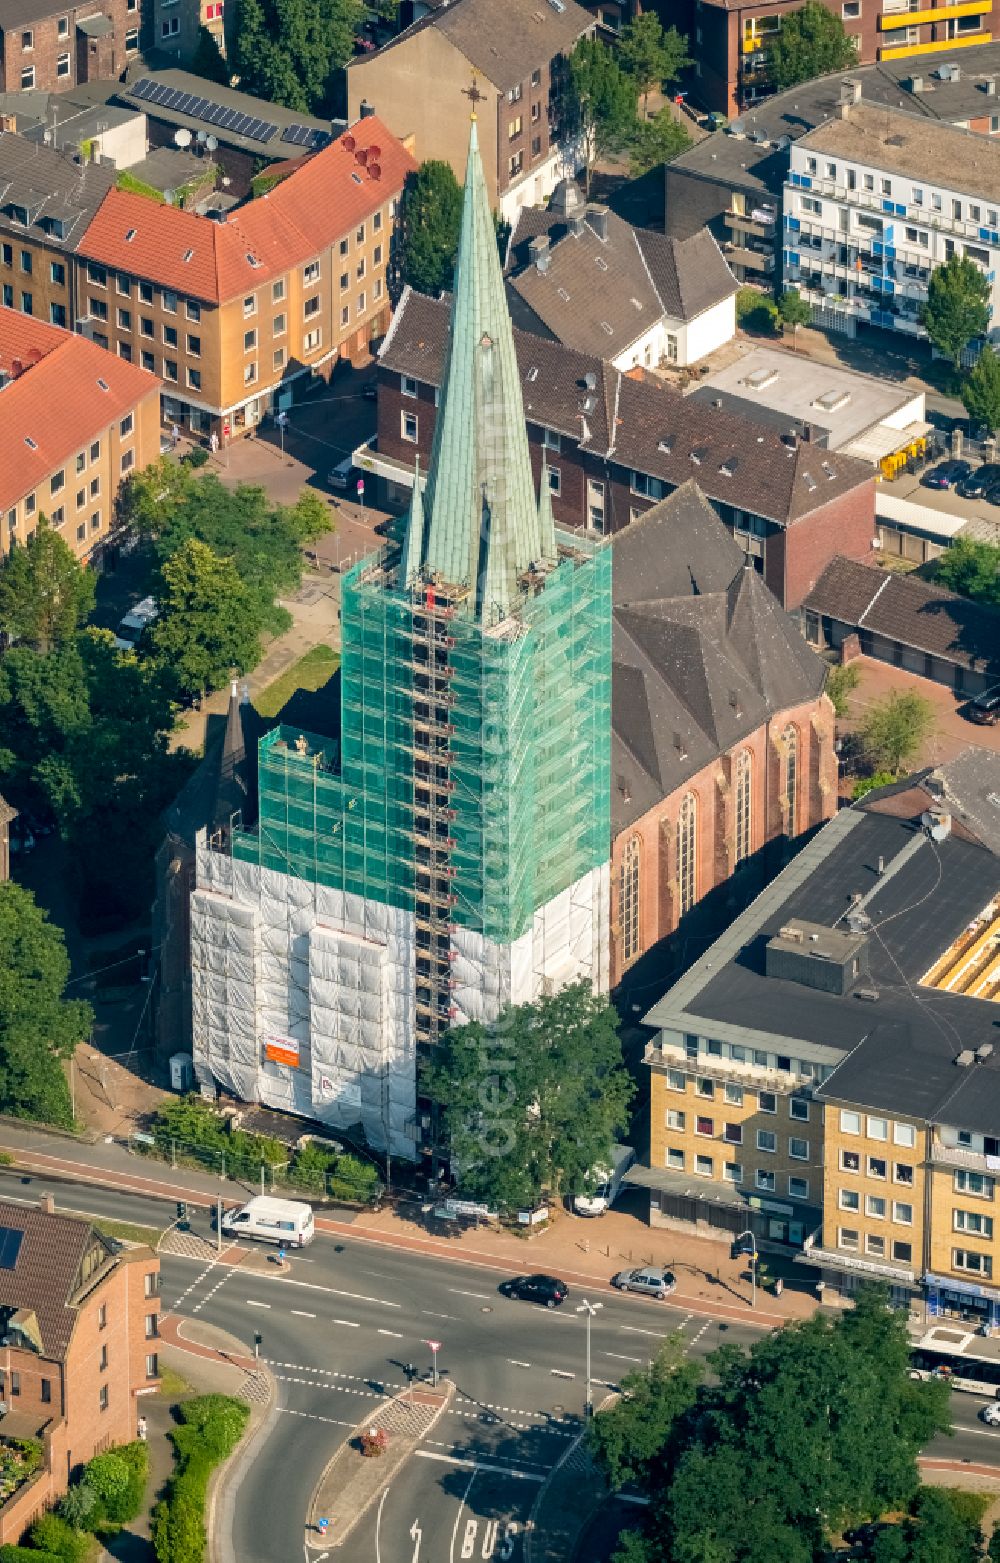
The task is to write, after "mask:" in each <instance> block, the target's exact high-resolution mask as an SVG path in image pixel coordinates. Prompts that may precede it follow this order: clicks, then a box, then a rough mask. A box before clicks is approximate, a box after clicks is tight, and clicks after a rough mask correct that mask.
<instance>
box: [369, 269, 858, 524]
mask: <svg viewBox="0 0 1000 1563" xmlns="http://www.w3.org/2000/svg"><path fill="white" fill-rule="evenodd" d="M448 306H449V300H448V299H447V297H443V298H440V299H429V298H427V297H425V296H424V295H423V294H419V293H413V292H410V291H409V290H407V291H406V292H405V293H404V295H403V298H402V299H401V300H400V304H399V307H398V309H397V310H396V313H395V315H394V316H393V321H392V325H391V326H390V328H389V333H388V335H387V337H386V339H385V342H384V343H383V346H382V349H381V351H380V355H379V361H380V363H381V364H382V365H383V366H384V367H385V368H387V369H390V370H393V371H394V372H396V373H397V374H405V375H410V376H412V377H413V378H414V379H416V380H420V381H422V382H423V383H424V384H425V385H432V386H439V385H440V384H441V374H442V367H443V361H444V350H445V343H446V341H447V332H448ZM514 347H515V351H516V354H517V361H518V370H519V373H520V377H521V389H522V394H523V399H524V411H525V416H526V418H527V419H528V421H529V422H531V423H537V424H543V425H545V426H547V427H549V428H552V429H558V430H559V431H560V432H561V433H564V434H570V435H572V437H573V438H574V439H577V440H579V443H580V447H581V449H582V450H585V451H591V452H593V453H595V454H597V455H600V456H607V457H609V458H610V459H612V460H614V461H615V462H618V463H620V465H621V466H623V467H629V468H632V469H633V470H635V471H637V472H643V473H646V474H648V475H649V476H650V477H655V478H660V479H661V480H662V481H663V482H665V483H667V484H669V485H670V486H671V487H672V488H676V487H679V486H680V485H681V484H682V483H686V482H687V481H688V479H689V478H691V477H695V478H696V479H697V482H698V484H699V486H700V488H701V489H702V492H703V493H705V494H708V495H709V496H710V497H711V498H712V499H714V500H718V501H721V502H723V503H727V504H732V505H738V506H740V507H742V508H743V509H745V510H750V511H753V512H754V513H755V514H756V515H760V516H766V517H768V518H769V519H770V520H772V521H775V522H777V523H778V524H779V525H781V526H787V525H789V524H791V523H792V522H794V521H797V520H799V519H800V518H801V517H802V516H805V515H808V514H810V512H811V511H813V510H815V509H817V508H818V507H819V506H820V505H825V504H827V503H828V502H829V501H830V500H833V499H837V498H838V497H840V496H841V495H843V494H846V493H849V492H851V491H852V490H853V489H856V488H857V487H858V486H859V485H860V484H862V483H869V484H870V483H872V481H873V479H872V469H871V466H870V465H869V464H868V463H867V462H863V461H857V460H855V459H854V458H853V457H851V456H842V455H839V454H838V453H836V452H829V451H825V450H821V449H820V448H818V447H817V446H815V445H810V444H801V443H800V444H799V445H798V446H797V448H793V447H791V446H789V445H786V444H785V443H784V441H783V440H782V439H781V437H780V435H779V434H778V433H777V432H776V431H773V430H771V429H768V428H765V427H763V426H762V425H760V424H758V423H757V422H756V421H751V420H750V419H749V418H745V417H741V416H740V415H738V414H733V413H727V412H726V411H725V410H724V409H719V408H715V407H711V406H709V407H706V406H705V405H704V403H702V402H699V401H697V400H695V399H694V398H693V397H690V396H680V395H679V394H678V393H677V392H675V391H672V390H669V389H667V388H666V387H664V386H663V385H662V384H661V383H660V382H659V381H655V380H652V379H638V380H637V379H632V378H631V377H630V376H629V375H626V374H623V373H621V371H620V370H617V369H615V368H613V367H612V366H611V365H610V364H609V363H608V362H607V361H606V360H605V361H603V362H602V360H600V359H599V358H597V357H596V356H595V355H592V354H591V355H586V354H582V353H577V352H574V351H573V350H571V349H570V348H567V347H563V346H562V344H561V343H558V342H552V341H547V340H545V339H544V338H542V337H539V336H536V335H534V334H533V333H529V332H524V331H518V330H515V332H514ZM532 370H535V371H536V373H535V375H534V376H532ZM588 374H589V375H592V376H593V380H594V386H593V388H592V389H591V388H590V387H588V386H587V385H586V383H585V380H586V376H587V375H588ZM695 458H697V460H695Z"/></svg>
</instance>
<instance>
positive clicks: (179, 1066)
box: [170, 1053, 194, 1091]
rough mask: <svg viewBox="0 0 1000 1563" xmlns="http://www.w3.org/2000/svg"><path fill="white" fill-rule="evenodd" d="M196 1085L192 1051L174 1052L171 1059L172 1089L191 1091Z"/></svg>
mask: <svg viewBox="0 0 1000 1563" xmlns="http://www.w3.org/2000/svg"><path fill="white" fill-rule="evenodd" d="M193 1085H194V1061H193V1059H192V1057H191V1054H190V1053H174V1054H173V1056H172V1058H171V1060H170V1089H171V1090H172V1091H190V1089H191V1087H192V1086H193Z"/></svg>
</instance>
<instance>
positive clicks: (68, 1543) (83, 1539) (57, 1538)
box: [31, 1514, 93, 1563]
mask: <svg viewBox="0 0 1000 1563" xmlns="http://www.w3.org/2000/svg"><path fill="white" fill-rule="evenodd" d="M31 1545H32V1548H33V1549H37V1550H33V1551H32V1554H31V1556H32V1557H34V1558H37V1557H38V1556H39V1554H40V1553H42V1552H44V1553H45V1556H46V1557H55V1558H59V1559H60V1563H87V1559H88V1558H89V1557H90V1552H91V1547H92V1546H93V1542H92V1540H91V1538H90V1537H89V1536H85V1535H84V1534H83V1532H82V1531H79V1530H75V1529H74V1528H73V1526H72V1525H70V1524H68V1523H67V1521H66V1520H64V1519H61V1518H60V1517H59V1515H58V1514H43V1515H41V1516H40V1517H39V1518H38V1519H37V1520H36V1521H35V1523H34V1525H32V1527H31Z"/></svg>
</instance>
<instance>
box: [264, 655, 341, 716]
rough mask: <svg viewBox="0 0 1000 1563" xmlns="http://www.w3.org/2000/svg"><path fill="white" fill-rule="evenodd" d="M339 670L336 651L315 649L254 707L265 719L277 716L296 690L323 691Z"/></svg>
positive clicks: (279, 680) (281, 678) (266, 691)
mask: <svg viewBox="0 0 1000 1563" xmlns="http://www.w3.org/2000/svg"><path fill="white" fill-rule="evenodd" d="M339 666H340V657H339V656H338V655H337V653H336V652H335V651H334V650H333V649H332V647H330V646H313V647H311V649H310V650H309V651H307V652H306V654H305V656H303V657H300V658H299V660H298V662H293V663H292V666H291V667H290V668H289V669H288V671H287V672H285V673H282V675H281V677H280V678H276V679H275V680H274V682H273V683H270V684H268V686H267V688H266V689H262V690H261V692H260V694H259V695H257V696H255V698H254V706H255V707H256V709H257V711H258V713H259V714H260V715H261V716H263V717H273V716H277V715H278V712H279V711H281V710H282V709H283V707H284V706H286V705H287V704H288V702H289V700H291V698H292V696H293V695H294V694H295V692H296V690H299V689H308V690H316V689H322V687H323V685H324V684H325V683H326V682H327V680H328V679H330V678H332V676H333V674H334V673H336V671H337V669H338V667H339Z"/></svg>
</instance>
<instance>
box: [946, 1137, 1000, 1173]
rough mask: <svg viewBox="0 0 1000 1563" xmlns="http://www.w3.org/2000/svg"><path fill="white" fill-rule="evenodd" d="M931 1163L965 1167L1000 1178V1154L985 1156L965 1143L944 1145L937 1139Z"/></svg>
mask: <svg viewBox="0 0 1000 1563" xmlns="http://www.w3.org/2000/svg"><path fill="white" fill-rule="evenodd" d="M931 1163H932V1165H936V1166H939V1167H960V1168H962V1167H964V1168H966V1169H967V1170H968V1171H970V1172H985V1173H988V1174H989V1176H990V1177H992V1178H997V1179H1000V1156H983V1155H980V1153H979V1152H978V1151H970V1150H967V1149H966V1148H965V1146H964V1145H943V1144H942V1143H941V1141H940V1140H935V1141H934V1142H933V1144H932V1145H931Z"/></svg>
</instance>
